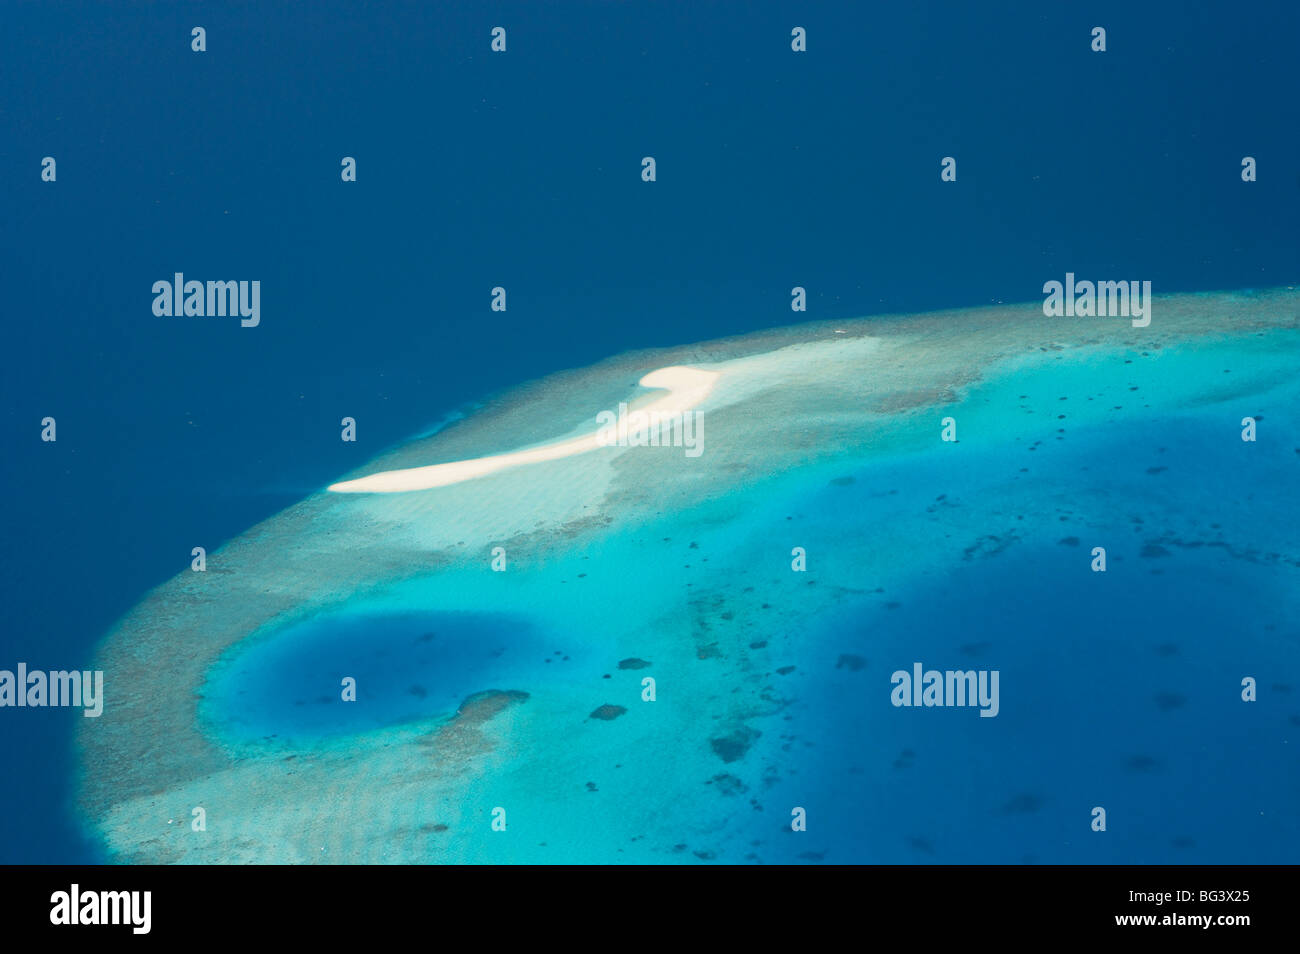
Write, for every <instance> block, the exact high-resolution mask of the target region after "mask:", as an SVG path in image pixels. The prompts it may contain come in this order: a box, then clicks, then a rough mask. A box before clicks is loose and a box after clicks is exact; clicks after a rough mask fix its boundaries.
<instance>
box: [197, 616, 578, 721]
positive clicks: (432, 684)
mask: <svg viewBox="0 0 1300 954" xmlns="http://www.w3.org/2000/svg"><path fill="white" fill-rule="evenodd" d="M552 642H553V641H548V642H542V639H541V634H540V633H539V632H538V631H537V629H536V628H535V627H534V626H532V625H531V624H530V623H528V622H527V621H526V620H524V619H522V618H520V617H515V616H509V615H505V614H499V613H392V614H388V613H372V614H358V613H337V614H331V615H327V616H318V617H315V618H312V619H308V620H306V621H303V622H300V623H295V624H293V625H290V626H288V627H286V628H285V629H283V630H282V631H280V632H278V633H275V634H272V635H270V636H269V637H267V638H265V639H259V640H258V641H257V642H256V643H255V644H253V645H250V646H249V647H248V648H247V649H244V650H236V651H235V652H234V653H232V655H231V656H230V657H229V658H228V659H225V660H223V661H222V662H221V663H219V664H218V666H217V668H215V669H214V670H213V671H212V673H210V674H209V677H208V682H207V683H206V684H205V686H204V688H203V695H204V699H205V702H204V704H203V715H204V718H205V721H206V722H208V723H209V724H212V725H215V726H216V727H217V730H218V731H219V732H220V734H222V735H224V736H227V737H230V738H236V739H243V740H255V739H262V740H269V739H279V740H287V739H292V738H302V737H317V738H319V737H323V736H332V735H347V734H351V733H356V732H366V731H369V730H373V729H377V728H382V727H384V726H389V725H398V724H401V723H404V722H413V721H417V720H420V719H427V718H432V717H437V716H442V715H450V714H451V713H453V712H455V711H456V709H457V707H458V706H459V705H460V703H461V702H462V701H463V700H464V699H465V697H466V696H469V695H471V694H473V693H475V692H479V691H482V690H484V689H520V688H525V687H526V686H528V685H530V684H531V683H532V682H534V681H535V680H536V679H537V677H538V675H539V670H541V669H542V664H543V660H544V659H545V657H547V656H553V655H554V654H555V652H556V650H557V648H558V647H556V646H554V645H552ZM566 652H567V650H566ZM555 658H559V657H555ZM348 676H351V677H352V678H354V679H355V680H356V701H355V702H344V701H343V697H342V696H343V679H344V678H345V677H348Z"/></svg>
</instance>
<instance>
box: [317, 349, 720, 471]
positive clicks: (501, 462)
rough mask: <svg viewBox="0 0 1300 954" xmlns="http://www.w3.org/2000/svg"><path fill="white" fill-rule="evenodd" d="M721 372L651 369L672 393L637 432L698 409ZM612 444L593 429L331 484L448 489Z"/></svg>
mask: <svg viewBox="0 0 1300 954" xmlns="http://www.w3.org/2000/svg"><path fill="white" fill-rule="evenodd" d="M720 374H721V372H718V371H704V370H701V369H699V368H686V367H669V368H660V369H659V370H658V371H651V372H650V373H649V374H647V375H646V376H645V377H643V378H642V379H641V380H640V382H639V383H640V385H641V386H642V387H643V388H656V389H658V388H663V389H665V390H667V391H668V393H667V394H665V395H664V396H663V397H660V398H656V399H655V400H653V401H651V402H650V403H648V404H646V405H644V406H643V407H639V408H637V410H638V411H640V412H641V418H639V419H641V420H644V421H646V423H645V424H644V425H642V426H640V427H634V428H633V430H632V434H636V433H639V432H642V431H644V430H646V429H647V428H648V427H649V426H650V424H649V422H650V421H653V420H655V419H656V418H659V417H665V418H666V417H673V416H675V415H679V414H684V413H686V412H687V411H691V410H694V409H695V408H697V407H698V406H699V405H700V403H701V402H702V401H703V400H704V399H705V398H706V397H708V395H709V392H710V391H712V390H713V386H714V384H715V383H716V381H717V379H718V377H719V376H720ZM604 446H606V444H605V443H604V441H602V440H601V436H600V432H598V431H593V432H592V433H590V434H584V435H582V436H581V437H575V438H572V439H570V440H566V441H557V442H556V443H553V444H545V445H543V446H541V447H534V448H530V449H529V450H518V451H512V452H510V453H507V454H494V455H492V456H491V457H478V458H475V459H474V460H458V461H452V462H450V463H446V464H433V465H431V466H429V467H410V468H405V469H403V470H389V471H384V472H383V473H379V474H372V475H370V476H369V477H362V478H360V479H359V480H345V481H342V482H340V483H337V484H331V485H330V487H329V489H330V490H331V491H333V492H335V493H341V494H357V493H381V494H392V493H402V492H404V491H410V490H430V489H432V488H434V487H446V486H448V485H449V484H458V483H460V482H461V481H465V480H473V479H475V478H476V477H484V476H486V475H488V474H493V473H496V472H497V471H500V470H505V469H507V468H510V467H518V466H520V465H523V464H537V463H541V462H542V461H548V460H560V459H562V458H565V457H572V456H574V455H575V454H586V453H588V452H590V451H594V450H597V449H599V448H601V447H604Z"/></svg>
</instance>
